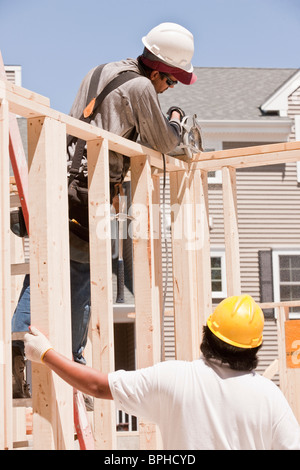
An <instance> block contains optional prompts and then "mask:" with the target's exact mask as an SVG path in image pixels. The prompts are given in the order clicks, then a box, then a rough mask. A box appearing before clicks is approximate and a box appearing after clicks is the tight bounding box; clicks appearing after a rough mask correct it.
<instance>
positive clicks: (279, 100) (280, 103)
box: [260, 70, 300, 116]
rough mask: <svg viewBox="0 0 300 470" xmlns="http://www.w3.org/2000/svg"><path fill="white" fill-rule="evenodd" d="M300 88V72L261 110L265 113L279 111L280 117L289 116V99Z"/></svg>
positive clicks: (263, 105) (274, 94) (270, 98)
mask: <svg viewBox="0 0 300 470" xmlns="http://www.w3.org/2000/svg"><path fill="white" fill-rule="evenodd" d="M299 86H300V70H299V71H298V72H297V73H295V74H294V75H293V76H292V77H291V78H290V79H289V80H288V81H287V82H286V83H284V84H283V85H282V86H281V87H280V88H279V89H278V90H277V91H276V92H275V93H273V95H271V96H270V97H269V98H268V99H267V101H265V103H263V104H262V105H261V107H260V109H261V110H262V111H263V112H268V111H269V112H270V111H279V115H280V116H287V111H288V97H289V95H290V94H291V93H293V92H294V91H295V90H297V88H299Z"/></svg>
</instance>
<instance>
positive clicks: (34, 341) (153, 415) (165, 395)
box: [25, 295, 300, 450]
mask: <svg viewBox="0 0 300 470" xmlns="http://www.w3.org/2000/svg"><path fill="white" fill-rule="evenodd" d="M263 327H264V317H263V313H262V311H261V309H260V307H259V306H258V305H257V304H256V303H255V301H254V300H253V299H252V297H250V296H249V295H242V296H234V297H229V298H227V299H225V300H223V301H222V302H221V303H220V304H219V305H218V306H217V307H216V309H215V310H214V312H213V313H212V315H211V316H210V317H209V318H208V320H207V324H206V325H205V326H204V335H203V341H202V344H201V352H202V355H201V357H200V358H199V359H198V360H195V361H190V362H187V361H176V360H175V361H166V362H162V363H159V364H155V365H154V366H152V367H148V368H146V369H140V370H136V371H123V370H120V371H116V372H111V373H110V374H104V373H101V372H98V371H95V370H93V369H89V368H87V367H82V366H81V365H80V364H77V363H75V362H72V361H70V360H68V359H66V358H64V357H63V356H61V355H59V353H57V352H56V351H54V350H53V348H52V346H51V344H50V343H49V341H48V340H47V338H46V337H45V336H44V335H42V333H40V332H39V331H38V330H36V329H34V328H32V329H31V333H32V334H29V333H28V334H27V335H26V338H25V352H26V355H27V358H28V359H29V360H32V361H37V362H41V361H42V362H43V363H44V364H46V365H47V366H48V367H50V368H51V369H52V370H54V371H55V372H56V373H57V374H58V375H60V376H61V377H62V378H63V379H64V380H66V381H67V382H68V383H69V384H70V385H72V386H73V387H76V388H77V389H79V390H82V391H84V392H85V393H89V394H91V395H94V396H95V397H98V398H105V399H113V400H114V401H115V403H116V407H117V409H121V410H123V411H125V412H126V413H129V414H132V415H134V416H140V417H143V418H146V419H148V420H150V421H151V422H155V423H157V424H158V426H159V428H160V431H161V435H162V439H163V445H164V449H168V450H172V449H174V450H178V449H180V450H198V449H200V450H283V449H285V450H300V427H299V424H298V422H297V420H296V418H295V416H294V415H293V413H292V410H291V408H290V406H289V404H288V402H287V401H286V399H285V397H284V395H283V394H282V392H281V391H280V390H279V388H278V387H277V386H276V385H275V384H274V383H273V382H272V381H270V380H268V379H266V378H265V377H262V376H260V375H259V374H257V373H256V372H254V368H255V367H256V364H257V351H258V350H259V348H260V346H261V344H262V334H263Z"/></svg>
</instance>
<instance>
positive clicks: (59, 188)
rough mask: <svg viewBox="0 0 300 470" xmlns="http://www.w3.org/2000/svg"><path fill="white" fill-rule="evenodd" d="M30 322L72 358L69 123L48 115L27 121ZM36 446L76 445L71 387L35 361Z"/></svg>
mask: <svg viewBox="0 0 300 470" xmlns="http://www.w3.org/2000/svg"><path fill="white" fill-rule="evenodd" d="M28 156H29V208H30V209H29V215H30V227H31V230H30V289H31V324H32V325H34V326H36V327H37V328H38V329H40V330H41V331H42V332H43V333H44V334H45V335H47V336H48V337H49V340H50V342H51V343H52V344H53V346H54V348H55V349H56V350H57V351H59V352H60V353H61V354H63V355H65V356H67V357H69V358H70V359H71V358H72V349H71V313H70V274H69V267H70V261H69V236H68V199H67V168H66V128H65V125H64V124H62V123H60V122H59V121H55V120H53V119H50V118H35V119H31V120H29V121H28ZM32 383H33V390H32V398H33V430H34V435H33V446H34V449H49V450H51V449H72V448H73V446H74V421H73V390H72V388H71V387H70V386H69V385H67V384H66V383H65V382H64V381H63V380H61V379H60V378H59V377H58V376H57V375H56V374H54V373H52V372H51V371H50V370H49V369H48V368H47V367H45V366H43V365H41V364H36V363H33V364H32Z"/></svg>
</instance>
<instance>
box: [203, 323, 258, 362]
mask: <svg viewBox="0 0 300 470" xmlns="http://www.w3.org/2000/svg"><path fill="white" fill-rule="evenodd" d="M260 348H261V345H260V346H258V347H256V348H238V347H237V346H232V345H231V344H228V343H225V342H224V341H222V340H221V339H219V338H218V337H217V336H216V335H214V334H213V333H212V332H211V331H210V329H209V328H208V326H207V325H205V326H204V327H203V338H202V343H201V346H200V350H201V352H202V354H203V356H204V357H205V359H218V360H220V361H221V362H222V363H223V364H229V367H230V368H231V369H234V370H240V371H242V370H245V371H251V370H253V369H255V368H256V367H257V363H258V358H257V352H258V350H259V349H260Z"/></svg>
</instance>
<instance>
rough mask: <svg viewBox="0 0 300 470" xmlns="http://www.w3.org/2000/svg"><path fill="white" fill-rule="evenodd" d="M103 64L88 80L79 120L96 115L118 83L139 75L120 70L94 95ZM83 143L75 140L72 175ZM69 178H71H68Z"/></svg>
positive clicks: (79, 159) (80, 157)
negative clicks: (119, 72)
mask: <svg viewBox="0 0 300 470" xmlns="http://www.w3.org/2000/svg"><path fill="white" fill-rule="evenodd" d="M104 65H105V64H104ZM104 65H99V66H98V67H96V69H95V70H94V72H93V75H92V77H91V81H90V86H89V91H88V98H87V107H86V108H85V110H84V112H83V114H82V115H81V117H80V120H81V121H84V122H90V121H91V120H92V119H93V118H94V117H95V116H96V114H97V113H98V111H99V108H100V105H101V103H102V101H103V100H104V98H106V96H107V95H108V94H109V93H110V92H112V91H113V90H115V89H116V88H118V87H119V86H120V85H122V84H123V83H125V82H127V81H128V80H131V79H133V78H136V77H139V76H140V75H139V74H138V73H137V72H133V71H130V70H128V71H126V72H122V73H121V74H120V75H117V76H116V77H115V78H114V79H113V80H112V81H111V82H109V83H108V84H107V85H106V87H105V88H104V89H103V90H102V91H101V92H100V93H99V95H98V96H96V93H97V87H98V83H99V79H100V74H101V72H102V69H103V67H104ZM85 145H86V141H85V140H82V139H78V140H77V144H76V149H75V154H74V157H73V159H72V166H71V168H70V173H71V174H73V176H75V175H76V174H77V173H78V171H79V168H80V164H81V160H82V155H83V152H84V147H85ZM70 180H72V178H70ZM69 183H70V181H69Z"/></svg>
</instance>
